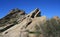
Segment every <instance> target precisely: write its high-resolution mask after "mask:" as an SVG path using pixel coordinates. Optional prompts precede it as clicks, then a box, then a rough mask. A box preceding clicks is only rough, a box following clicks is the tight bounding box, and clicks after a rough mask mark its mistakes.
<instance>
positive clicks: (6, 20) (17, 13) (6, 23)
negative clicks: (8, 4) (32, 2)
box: [0, 9, 26, 32]
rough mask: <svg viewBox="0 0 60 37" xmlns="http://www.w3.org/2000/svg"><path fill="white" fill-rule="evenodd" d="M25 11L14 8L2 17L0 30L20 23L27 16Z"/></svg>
mask: <svg viewBox="0 0 60 37" xmlns="http://www.w3.org/2000/svg"><path fill="white" fill-rule="evenodd" d="M25 15H26V14H25V12H24V11H22V10H19V9H12V10H11V11H10V13H9V14H8V15H6V16H5V17H3V18H2V19H0V32H1V31H4V30H6V29H7V28H8V27H11V26H13V25H16V24H18V23H20V21H19V20H21V19H22V18H24V17H25Z"/></svg>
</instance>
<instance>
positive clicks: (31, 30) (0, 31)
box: [0, 8, 60, 37]
mask: <svg viewBox="0 0 60 37" xmlns="http://www.w3.org/2000/svg"><path fill="white" fill-rule="evenodd" d="M0 37H60V18H59V17H57V16H55V17H53V18H50V19H47V18H46V16H41V11H40V10H39V9H38V8H36V9H35V10H33V11H32V12H30V14H26V13H25V11H23V10H20V9H17V8H16V9H12V10H11V11H10V12H9V14H7V15H6V16H5V17H3V18H2V19H0Z"/></svg>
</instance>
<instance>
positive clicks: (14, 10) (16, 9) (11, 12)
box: [9, 8, 25, 14]
mask: <svg viewBox="0 0 60 37" xmlns="http://www.w3.org/2000/svg"><path fill="white" fill-rule="evenodd" d="M14 13H20V14H25V11H23V10H20V9H18V8H14V9H12V10H10V13H9V14H14Z"/></svg>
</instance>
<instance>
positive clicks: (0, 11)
mask: <svg viewBox="0 0 60 37" xmlns="http://www.w3.org/2000/svg"><path fill="white" fill-rule="evenodd" d="M13 8H19V9H23V10H24V11H25V12H26V13H29V12H31V11H32V10H34V9H35V8H39V9H40V10H41V12H42V13H41V14H42V15H45V16H47V17H49V18H50V17H53V16H59V17H60V0H0V18H2V17H4V16H5V15H7V14H8V12H9V10H10V9H13Z"/></svg>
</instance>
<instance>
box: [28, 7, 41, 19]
mask: <svg viewBox="0 0 60 37" xmlns="http://www.w3.org/2000/svg"><path fill="white" fill-rule="evenodd" d="M29 15H30V17H32V18H34V17H40V16H41V11H40V10H39V8H36V9H35V10H33V11H32V12H31V13H30V14H29Z"/></svg>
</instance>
